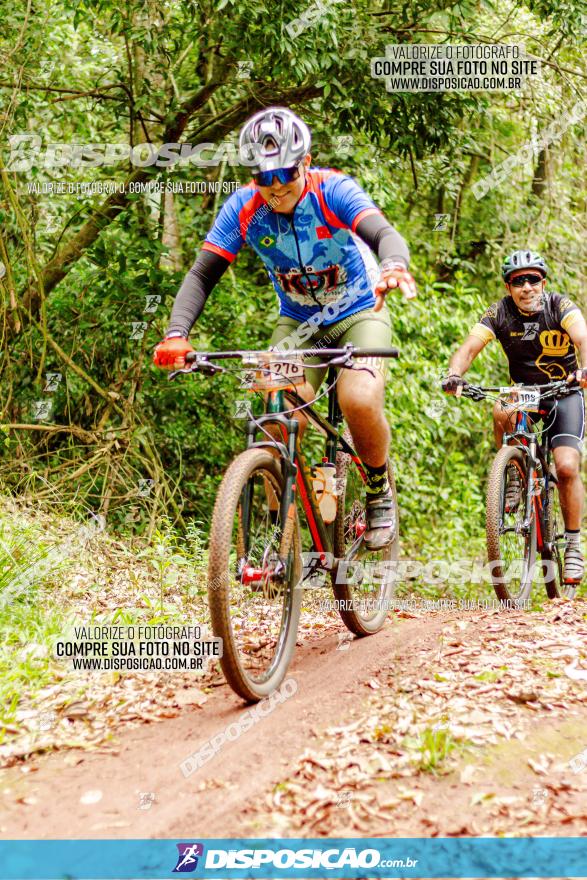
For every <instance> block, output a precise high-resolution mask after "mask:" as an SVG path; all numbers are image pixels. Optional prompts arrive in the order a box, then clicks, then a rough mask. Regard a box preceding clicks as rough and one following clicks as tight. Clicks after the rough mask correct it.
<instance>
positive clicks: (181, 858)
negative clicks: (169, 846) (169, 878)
mask: <svg viewBox="0 0 587 880" xmlns="http://www.w3.org/2000/svg"><path fill="white" fill-rule="evenodd" d="M177 849H178V851H179V855H178V857H177V865H176V866H175V868H174V869H173V873H174V874H187V873H191V872H192V871H195V870H196V868H197V867H198V857H199V856H203V855H204V845H203V844H202V843H178V844H177Z"/></svg>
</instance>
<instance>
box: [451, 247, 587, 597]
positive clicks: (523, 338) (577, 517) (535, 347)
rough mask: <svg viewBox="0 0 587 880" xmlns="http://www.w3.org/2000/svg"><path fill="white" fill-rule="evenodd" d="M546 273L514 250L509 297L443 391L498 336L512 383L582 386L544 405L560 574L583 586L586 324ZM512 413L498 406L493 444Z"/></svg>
mask: <svg viewBox="0 0 587 880" xmlns="http://www.w3.org/2000/svg"><path fill="white" fill-rule="evenodd" d="M547 273H548V269H547V266H546V263H545V261H544V260H543V259H542V257H541V256H540V255H539V254H537V253H534V252H532V251H531V250H520V251H515V252H514V253H513V254H511V255H510V256H509V257H508V258H507V259H506V261H505V262H504V264H503V267H502V277H503V280H504V284H505V288H506V290H507V294H506V296H504V297H503V298H502V299H500V300H499V302H496V303H494V304H493V305H491V306H489V308H488V309H487V311H486V312H485V313H484V314H483V315H482V317H481V318H480V320H479V321H478V323H477V324H475V325H474V327H472V329H471V332H470V333H469V336H468V337H467V339H466V340H465V341H464V343H463V344H462V345H461V347H460V348H459V349H458V350H457V351H456V352H455V354H454V355H453V356H452V358H451V360H450V364H449V373H448V377H447V378H446V379H445V380H444V381H443V383H442V387H443V389H444V391H446V393H447V394H458V393H459V388H460V387H462V386H463V385H464V384H465V383H464V380H463V378H462V377H463V375H464V374H465V373H466V371H467V370H468V369H469V367H470V366H471V364H472V363H473V361H474V359H475V358H476V357H477V355H478V354H479V352H480V351H481V350H482V349H483V348H484V346H485V345H487V343H488V342H491V340H492V339H498V340H499V342H500V343H501V345H502V348H503V350H504V351H505V354H506V356H507V359H508V362H509V370H510V377H511V380H512V381H513V382H515V383H521V384H524V385H544V384H546V383H547V382H549V381H553V382H554V381H556V380H560V379H565V378H566V379H567V381H569V382H571V381H573V380H575V381H576V382H578V383H579V386H580V388H578V389H577V391H576V392H575V393H573V394H570V395H569V396H568V397H565V398H563V399H561V400H559V401H557V403H556V409H555V410H554V412H552V407H553V406H554V404H553V403H552V402H549V401H543V402H542V403H541V408H543V409H546V410H547V411H548V412H549V415H546V416H544V420H545V424H547V425H548V432H549V435H550V440H551V446H552V450H553V455H554V462H555V466H556V472H557V477H558V485H559V494H560V500H561V508H562V513H563V517H564V521H565V537H566V542H567V543H566V550H565V571H564V579H565V581H566V582H567V583H580V581H581V579H582V577H583V572H584V562H583V553H582V550H581V544H580V529H581V520H582V514H583V502H584V494H585V493H584V488H583V483H582V481H581V475H580V470H579V468H580V463H581V451H582V446H583V437H584V433H585V403H584V397H583V391H582V389H583V388H586V387H587V324H586V323H585V319H584V317H583V315H582V313H581V311H580V309H579V307H578V306H577V305H575V303H573V302H572V301H571V300H570V299H568V298H567V297H566V296H561V294H559V293H554V292H550V291H547V290H546V283H547V282H546V276H547ZM514 420H515V410H513V409H504V408H503V406H502V404H501V403H499V404H496V406H495V408H494V411H493V423H494V435H495V442H496V444H497V446H498V447H500V446H501V444H502V438H503V435H504V432H505V431H510V430H513V428H514ZM520 488H521V487H520V484H519V482H518V481H516V480H512V481H511V488H510V489H508V494H507V495H506V510H507V511H512V510H514V509H515V508H516V506H517V505H518V504H519V503H520Z"/></svg>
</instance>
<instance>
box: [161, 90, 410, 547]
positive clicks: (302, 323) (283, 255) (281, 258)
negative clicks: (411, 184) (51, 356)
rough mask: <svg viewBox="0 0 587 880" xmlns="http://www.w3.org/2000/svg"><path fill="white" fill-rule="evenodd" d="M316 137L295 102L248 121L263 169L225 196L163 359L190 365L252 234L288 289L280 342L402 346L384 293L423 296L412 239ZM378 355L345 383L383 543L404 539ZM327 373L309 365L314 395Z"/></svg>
mask: <svg viewBox="0 0 587 880" xmlns="http://www.w3.org/2000/svg"><path fill="white" fill-rule="evenodd" d="M310 144H311V135H310V131H309V129H308V127H307V126H306V125H305V123H304V122H303V121H302V120H301V119H300V118H299V117H298V116H296V115H295V114H294V113H293V112H292V111H291V110H289V109H287V108H284V107H269V108H267V109H265V110H262V111H260V112H259V113H256V114H255V115H254V116H252V117H251V118H250V119H249V120H248V121H247V122H246V123H245V125H244V126H243V128H242V131H241V134H240V154H241V158H242V161H243V163H244V164H247V165H249V166H252V171H253V180H252V181H251V183H249V184H247V185H246V186H244V187H242V188H241V189H239V190H237V192H235V193H233V194H232V195H231V196H230V197H229V198H228V199H227V200H226V202H225V203H224V205H223V207H222V209H221V210H220V212H219V214H218V216H217V218H216V220H215V222H214V225H213V226H212V229H211V230H210V232H209V233H208V235H207V236H206V240H205V242H204V245H203V247H202V250H201V251H200V253H199V255H198V257H197V259H196V261H195V263H194V265H193V266H192V268H191V269H190V271H189V272H188V274H187V276H186V278H185V280H184V282H183V284H182V286H181V288H180V290H179V292H178V294H177V297H176V300H175V303H174V306H173V310H172V314H171V321H170V324H169V328H168V330H167V334H166V336H165V339H164V340H163V341H162V342H161V343H160V344H159V345H158V346H157V348H156V349H155V356H154V362H155V364H156V365H157V366H160V367H163V368H167V369H177V368H181V367H182V366H183V365H184V363H185V360H184V358H185V356H186V354H187V352H189V351H193V350H194V349H193V348H192V346H191V344H190V343H189V341H188V335H189V333H190V330H191V328H192V326H193V324H194V322H195V321H196V320H197V318H198V317H199V315H200V314H201V312H202V309H203V308H204V304H205V302H206V300H207V298H208V296H209V295H210V293H211V291H212V289H213V287H214V286H215V284H216V283H217V282H218V280H219V279H220V278H221V276H222V275H223V273H224V272H225V271H226V269H227V268H228V266H229V265H230V264H231V262H232V261H233V260H234V259H235V257H236V256H237V254H238V252H239V250H240V249H241V247H242V246H243V245H244V244H248V245H249V246H250V247H252V248H253V250H255V251H256V253H257V254H258V255H259V257H260V258H261V260H262V261H263V263H264V264H265V268H266V270H267V273H268V275H269V278H270V279H271V282H272V284H273V286H274V288H275V291H276V293H277V296H278V298H279V303H280V310H279V311H280V316H279V320H278V322H277V326H276V327H275V329H274V331H273V335H272V338H271V344H272V345H273V346H274V347H277V348H280V349H285V350H288V349H292V348H308V347H310V346H322V347H325V346H327V345H328V346H331V347H338V346H342V345H345V344H346V343H347V342H352V343H353V344H355V345H357V346H361V347H389V346H390V345H391V323H390V317H389V312H388V310H387V309H385V308H383V306H384V300H385V296H386V295H387V294H388V292H389V291H390V290H393V289H395V288H399V289H400V291H401V292H402V294H403V296H404V298H405V299H411V298H412V297H414V296H415V295H416V287H415V283H414V279H413V278H412V276H411V275H410V273H409V272H408V265H409V251H408V248H407V245H406V243H405V241H404V239H403V238H402V236H401V235H400V234H399V233H398V232H397V230H395V229H394V227H393V226H391V225H390V223H389V222H388V221H387V220H386V219H385V218H384V217H383V215H382V214H381V211H380V210H379V209H378V208H377V207H376V205H375V204H374V203H373V202H372V201H371V199H370V198H369V197H368V196H367V194H366V193H365V192H364V191H363V190H362V189H361V187H360V186H359V185H358V184H357V183H356V182H355V181H354V180H353V179H352V178H351V177H348V176H347V175H345V174H342V173H341V172H339V171H334V170H332V169H325V168H313V167H311V165H310V161H311V159H310ZM374 253H375V254H376V255H377V258H378V259H377V260H376V259H375V256H374ZM311 363H312V362H310V364H311ZM369 366H370V367H371V369H370V370H361V371H351V370H345V371H343V372H342V375H341V376H340V378H339V381H338V385H337V391H338V399H339V402H340V406H341V409H342V411H343V414H344V416H345V419H346V421H347V424H348V426H349V428H350V431H351V434H352V436H353V440H354V443H355V445H356V447H357V451H358V453H359V455H360V456H361V459H362V461H363V463H364V465H365V470H366V475H367V531H366V532H365V541H366V544H367V546H368V547H369V548H370V549H373V550H377V549H380V548H381V547H384V546H386V544H388V543H389V542H390V541H391V540H392V539H393V536H394V530H395V520H396V517H395V511H394V510H393V501H392V495H391V491H390V488H389V484H388V480H387V470H386V460H387V454H388V449H389V442H390V432H389V426H388V424H387V421H386V418H385V414H384V407H383V404H384V392H385V378H386V376H385V371H386V361H385V360H384V359H376V360H375V361H374V362H372V363H370V364H369ZM324 373H325V371H324V370H323V369H317V368H312V366H310V367H308V368H307V369H306V380H307V381H306V386H303V387H302V395H303V396H304V397H305V398H306V399H307V400H311V399H312V398H313V397H314V395H315V393H316V391H317V389H318V387H319V385H320V383H321V382H322V380H323V378H324Z"/></svg>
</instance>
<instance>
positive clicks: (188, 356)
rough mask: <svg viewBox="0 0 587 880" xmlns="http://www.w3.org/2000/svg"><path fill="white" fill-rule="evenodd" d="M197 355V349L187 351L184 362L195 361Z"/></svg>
mask: <svg viewBox="0 0 587 880" xmlns="http://www.w3.org/2000/svg"><path fill="white" fill-rule="evenodd" d="M197 356H198V352H197V351H188V353H187V354H186V356H185V362H186V364H191V363H192V361H195V359H196V357H197Z"/></svg>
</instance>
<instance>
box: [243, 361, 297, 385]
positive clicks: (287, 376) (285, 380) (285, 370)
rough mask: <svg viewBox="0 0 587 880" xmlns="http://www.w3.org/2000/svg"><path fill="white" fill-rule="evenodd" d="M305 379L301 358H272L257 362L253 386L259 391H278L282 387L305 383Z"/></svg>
mask: <svg viewBox="0 0 587 880" xmlns="http://www.w3.org/2000/svg"><path fill="white" fill-rule="evenodd" d="M304 381H305V377H304V367H303V365H302V362H301V360H297V359H294V358H288V359H287V360H279V359H278V358H275V359H273V358H271V359H268V360H267V361H265V362H262V361H259V363H258V364H257V367H256V369H255V372H254V377H253V379H252V387H253V388H254V389H255V390H257V391H278V390H280V389H282V388H292V387H294V386H296V385H303V383H304Z"/></svg>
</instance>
